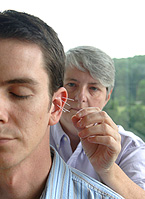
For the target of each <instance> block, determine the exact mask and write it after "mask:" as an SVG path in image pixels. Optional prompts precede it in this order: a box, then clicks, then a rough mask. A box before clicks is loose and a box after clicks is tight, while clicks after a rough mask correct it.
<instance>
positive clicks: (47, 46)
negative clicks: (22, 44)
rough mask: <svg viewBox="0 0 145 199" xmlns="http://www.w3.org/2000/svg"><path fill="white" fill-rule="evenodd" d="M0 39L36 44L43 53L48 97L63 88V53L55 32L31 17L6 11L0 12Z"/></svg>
mask: <svg viewBox="0 0 145 199" xmlns="http://www.w3.org/2000/svg"><path fill="white" fill-rule="evenodd" d="M0 38H2V39H8V38H15V39H18V40H21V41H27V42H31V43H35V44H37V45H38V46H39V47H40V48H41V50H42V53H43V57H44V63H45V66H44V67H45V69H46V71H47V73H48V78H49V81H50V86H49V89H50V95H51V96H52V95H53V93H54V92H55V91H57V90H58V88H60V87H62V86H63V77H64V65H65V53H64V49H63V46H62V44H61V42H60V40H59V38H58V36H57V34H56V32H55V31H54V30H53V29H52V28H51V27H50V26H48V25H47V24H46V23H45V22H44V21H42V20H41V19H39V18H38V17H35V16H33V15H30V14H27V13H23V12H17V11H14V10H6V11H4V12H0Z"/></svg>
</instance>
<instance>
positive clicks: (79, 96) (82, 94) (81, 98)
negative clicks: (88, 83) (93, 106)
mask: <svg viewBox="0 0 145 199" xmlns="http://www.w3.org/2000/svg"><path fill="white" fill-rule="evenodd" d="M74 99H75V100H76V101H78V102H81V103H82V102H86V101H87V92H86V91H85V89H83V88H82V89H79V90H78V91H77V92H76V95H75V98H74Z"/></svg>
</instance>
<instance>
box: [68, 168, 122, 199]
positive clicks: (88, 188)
mask: <svg viewBox="0 0 145 199" xmlns="http://www.w3.org/2000/svg"><path fill="white" fill-rule="evenodd" d="M68 167H69V166H68ZM69 170H70V172H71V174H72V175H71V176H72V181H73V186H74V188H75V189H76V191H78V190H79V193H80V194H81V195H82V194H83V193H85V194H84V195H86V194H88V197H86V198H90V197H89V196H91V195H92V196H93V197H92V198H99V197H102V198H104V199H105V198H107V199H121V198H122V197H121V196H120V195H119V194H117V193H116V192H114V191H113V190H112V189H110V188H109V187H107V186H106V185H104V184H102V183H101V182H99V181H97V180H95V179H94V178H92V177H90V176H88V175H86V174H84V173H82V172H80V171H79V170H76V169H74V168H72V167H69Z"/></svg>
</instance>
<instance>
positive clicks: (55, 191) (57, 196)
mask: <svg viewBox="0 0 145 199" xmlns="http://www.w3.org/2000/svg"><path fill="white" fill-rule="evenodd" d="M51 152H52V154H53V163H52V167H51V170H50V173H49V177H48V180H47V183H46V187H45V189H44V191H43V193H42V196H41V197H40V199H102V198H103V199H123V197H121V196H120V195H119V194H117V193H115V192H114V191H112V190H111V189H110V188H108V187H107V186H105V185H103V184H101V183H100V182H98V181H96V180H95V179H93V178H91V177H89V176H87V175H85V174H83V173H82V172H80V171H78V170H76V169H74V168H71V167H69V166H68V165H67V164H66V163H65V162H64V161H63V160H62V158H61V157H60V156H59V155H58V154H57V152H56V151H55V150H53V149H52V150H51Z"/></svg>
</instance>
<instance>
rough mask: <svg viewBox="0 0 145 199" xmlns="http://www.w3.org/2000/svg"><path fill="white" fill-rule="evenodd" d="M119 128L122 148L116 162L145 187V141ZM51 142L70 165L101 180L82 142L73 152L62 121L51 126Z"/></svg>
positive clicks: (131, 177)
mask: <svg viewBox="0 0 145 199" xmlns="http://www.w3.org/2000/svg"><path fill="white" fill-rule="evenodd" d="M118 128H119V133H120V135H121V147H122V148H121V152H120V154H119V156H118V158H117V160H116V164H117V165H119V167H120V168H121V169H122V170H123V171H124V172H125V173H126V175H127V176H128V177H129V178H130V179H131V180H132V181H134V182H135V183H136V184H138V185H139V186H140V187H142V188H143V189H145V143H144V142H143V141H142V140H141V139H140V138H139V137H138V136H136V135H135V134H133V133H132V132H129V131H125V130H124V129H123V127H122V126H118ZM50 144H51V145H52V146H53V147H54V148H55V149H56V150H57V151H58V153H59V154H60V156H61V157H62V158H63V160H64V161H65V162H66V163H67V164H68V165H70V166H72V167H73V168H76V169H78V170H80V171H82V172H84V173H86V174H87V175H89V176H91V177H93V178H95V179H97V180H98V181H101V179H100V178H99V176H98V175H97V173H96V171H95V170H94V168H93V166H92V165H91V163H90V161H89V160H88V158H87V156H86V154H85V152H84V150H83V148H82V144H81V142H80V143H79V144H78V146H77V148H76V150H75V151H74V152H72V149H71V145H70V139H69V137H68V136H67V135H66V134H65V132H64V131H63V129H62V128H61V125H60V123H57V124H56V125H54V126H51V128H50Z"/></svg>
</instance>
